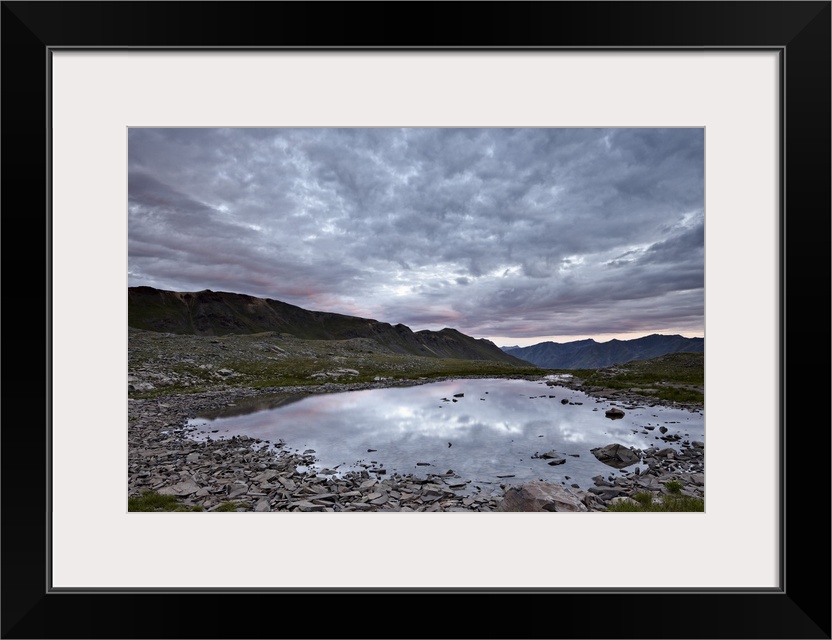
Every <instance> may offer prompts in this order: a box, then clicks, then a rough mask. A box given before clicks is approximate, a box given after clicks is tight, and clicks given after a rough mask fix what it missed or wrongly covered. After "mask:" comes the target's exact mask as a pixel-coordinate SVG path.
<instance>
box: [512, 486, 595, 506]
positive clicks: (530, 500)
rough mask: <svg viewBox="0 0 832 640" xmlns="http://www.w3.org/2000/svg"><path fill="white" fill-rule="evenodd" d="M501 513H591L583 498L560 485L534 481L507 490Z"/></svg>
mask: <svg viewBox="0 0 832 640" xmlns="http://www.w3.org/2000/svg"><path fill="white" fill-rule="evenodd" d="M500 510H501V511H561V512H579V511H589V509H587V507H586V505H584V503H583V501H582V498H581V496H579V495H578V494H577V493H575V492H574V491H572V490H571V489H568V488H566V487H564V486H563V485H560V484H552V483H550V482H543V481H542V480H533V481H531V482H527V483H525V484H522V485H518V486H515V487H509V488H508V489H506V493H505V496H504V497H503V501H502V503H501V504H500Z"/></svg>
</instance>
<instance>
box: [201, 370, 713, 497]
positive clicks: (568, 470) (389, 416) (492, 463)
mask: <svg viewBox="0 0 832 640" xmlns="http://www.w3.org/2000/svg"><path fill="white" fill-rule="evenodd" d="M460 394H462V395H460ZM563 400H566V401H567V402H568V404H564V403H563ZM614 406H615V407H618V408H621V409H623V410H624V412H625V415H624V417H623V418H620V419H616V420H612V419H610V418H607V417H606V416H605V410H606V409H609V408H612V407H614ZM189 426H191V427H195V428H196V430H195V431H193V432H192V437H195V438H197V439H205V438H213V439H221V438H230V437H232V436H234V435H247V436H249V437H252V438H258V439H261V440H264V441H269V442H270V443H272V445H271V446H281V443H282V446H283V447H284V448H286V449H289V450H291V451H297V452H304V451H306V450H309V449H312V450H314V455H315V456H316V457H317V460H318V461H317V462H316V464H315V466H314V467H311V468H309V469H306V470H307V471H312V472H316V473H321V472H325V474H326V475H332V474H336V475H337V474H340V473H344V472H348V471H359V470H362V469H367V468H369V469H385V470H386V474H387V475H386V476H385V477H389V476H390V475H392V474H394V473H399V474H402V475H404V474H413V475H415V476H426V475H428V474H430V473H445V472H447V471H448V470H453V471H454V472H455V473H456V474H458V475H459V476H461V477H462V478H465V479H468V480H471V481H473V482H474V483H478V484H486V485H488V484H494V485H499V484H500V483H506V484H516V483H520V482H526V481H529V480H535V479H542V480H546V481H549V482H558V483H559V482H565V483H566V484H567V485H571V484H577V485H579V486H580V487H581V488H583V489H586V488H589V487H591V486H593V484H594V482H593V481H592V478H593V477H594V476H597V475H599V474H601V475H603V476H604V477H608V476H610V475H619V474H622V473H631V472H633V471H635V470H636V468H637V467H638V468H639V469H642V468H643V467H642V466H640V465H639V464H634V465H632V466H629V467H626V468H625V469H621V470H618V469H614V468H613V467H610V466H607V465H605V464H603V463H602V462H600V461H598V460H597V459H596V458H595V456H594V455H593V454H592V453H591V452H590V450H591V449H593V448H595V447H601V446H605V445H607V444H612V443H618V444H623V445H625V446H627V447H630V446H635V447H637V448H639V449H646V448H647V447H649V446H651V445H655V446H657V447H659V448H664V447H673V448H675V449H679V448H680V447H681V445H682V443H683V441H685V440H688V441H694V440H699V441H702V442H704V440H705V438H704V416H703V414H702V413H701V412H691V411H687V410H681V409H669V408H664V407H659V406H654V407H649V406H646V405H642V406H639V407H627V406H624V405H621V404H613V403H612V402H610V401H607V400H598V399H595V398H592V397H589V396H587V395H586V394H584V393H582V392H579V391H574V390H571V389H567V388H565V387H559V386H554V387H550V386H547V385H546V384H545V382H538V381H529V380H505V379H474V380H467V379H466V380H451V381H445V382H436V383H430V384H422V385H416V386H412V387H396V388H390V389H368V390H363V391H349V392H343V393H330V394H312V395H306V396H273V397H271V398H259V399H257V401H256V402H254V403H249V404H242V403H240V405H239V406H236V407H231V408H229V409H228V410H227V411H225V412H223V413H221V414H213V415H202V416H198V417H196V418H194V419H192V420H190V422H189ZM650 427H652V429H650ZM660 427H665V428H666V429H667V431H666V434H664V435H665V436H671V437H673V436H676V435H678V436H679V437H680V440H678V441H676V442H665V441H663V440H661V439H660V438H661V437H662V433H661V432H660ZM550 452H554V453H556V454H558V455H559V456H560V457H562V458H564V459H565V460H566V462H565V463H563V464H559V465H556V466H552V465H549V464H548V463H549V460H548V459H546V458H543V457H540V456H542V454H546V453H550Z"/></svg>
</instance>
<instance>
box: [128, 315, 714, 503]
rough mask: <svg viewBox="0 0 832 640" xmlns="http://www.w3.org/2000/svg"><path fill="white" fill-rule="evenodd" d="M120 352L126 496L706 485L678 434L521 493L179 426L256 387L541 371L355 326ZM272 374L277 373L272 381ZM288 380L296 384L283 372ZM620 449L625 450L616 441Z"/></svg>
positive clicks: (700, 463)
mask: <svg viewBox="0 0 832 640" xmlns="http://www.w3.org/2000/svg"><path fill="white" fill-rule="evenodd" d="M128 355H129V357H128V397H129V415H128V432H129V447H128V449H129V453H128V495H129V496H131V497H135V496H139V495H140V494H141V493H142V492H144V491H156V492H158V493H161V494H167V495H174V496H177V497H178V498H179V499H180V500H181V502H182V504H183V505H185V506H190V507H196V508H198V509H201V510H203V511H206V512H211V511H217V510H219V511H225V510H236V511H324V512H339V511H480V512H484V511H501V510H509V511H512V510H553V511H604V510H606V509H607V505H608V503H609V501H615V500H622V499H624V500H626V499H628V497H629V496H631V495H633V494H635V493H637V492H641V491H650V492H653V493H655V494H656V495H661V494H662V493H667V492H668V490H667V488H666V487H665V484H666V483H667V482H668V481H669V480H676V481H678V482H680V483H681V484H682V487H683V488H682V494H683V495H689V496H695V497H704V450H703V445H702V443H699V442H691V443H687V442H686V443H684V444H683V446H682V447H681V449H680V450H677V449H674V448H672V447H670V446H666V447H650V448H648V449H646V450H644V451H634V452H631V453H632V455H636V456H638V457H639V458H640V459H641V460H642V462H643V463H644V464H646V465H648V469H647V470H646V471H643V472H642V473H640V474H636V473H628V472H627V471H626V468H620V465H619V464H616V460H614V459H611V461H610V462H609V463H608V464H609V466H610V471H611V472H610V474H609V475H607V476H604V477H602V476H598V477H596V478H595V479H594V481H595V486H593V487H591V488H590V489H589V490H583V489H580V488H577V487H574V486H572V487H570V486H565V485H563V486H561V485H548V486H534V485H532V486H529V487H528V488H526V489H524V491H526V492H527V493H523V492H521V491H520V490H519V489H518V488H516V487H510V486H509V485H503V486H495V485H477V484H475V483H473V482H471V481H469V480H468V479H466V478H461V477H459V476H458V475H457V474H456V473H454V471H453V470H452V469H448V470H443V472H442V473H426V474H424V475H420V476H418V477H417V476H415V475H413V474H408V475H399V474H391V475H389V476H388V474H387V473H386V472H385V471H384V470H381V469H373V468H372V467H369V466H368V467H367V468H365V469H363V470H361V471H355V472H349V473H347V474H343V475H338V474H337V473H336V472H335V471H334V470H326V469H324V470H322V471H321V472H320V473H312V472H309V471H308V469H309V467H310V466H312V465H313V463H314V462H315V458H314V452H311V451H310V452H304V453H299V452H292V451H290V450H288V449H285V448H283V447H282V443H279V442H272V443H269V442H262V441H256V440H251V439H247V438H244V437H238V438H233V439H230V440H208V441H201V442H200V441H196V440H194V439H192V438H191V437H189V428H188V427H187V419H188V418H190V417H193V416H195V415H196V414H197V413H198V412H203V411H209V410H216V409H221V408H225V407H228V406H230V405H234V404H236V403H237V402H240V401H242V400H244V399H248V398H255V397H257V396H258V395H260V394H272V393H276V392H285V393H327V392H333V391H347V390H356V389H365V388H373V387H388V386H395V385H410V384H421V383H426V382H433V381H435V380H437V379H441V378H442V377H461V376H463V375H464V376H466V377H471V376H489V377H490V376H493V375H495V374H498V375H505V376H512V377H524V378H528V379H536V380H540V379H542V378H543V376H542V374H541V373H518V372H516V369H510V370H509V371H506V370H499V369H494V370H488V369H485V370H481V371H479V372H478V373H473V372H472V369H471V363H468V364H466V365H465V366H462V365H461V364H460V361H455V360H447V361H443V360H437V359H435V358H430V359H420V358H418V357H414V356H402V355H400V354H392V353H390V351H389V350H387V349H385V348H384V347H383V346H381V345H379V344H377V343H374V342H373V341H372V340H367V339H364V338H353V339H349V340H343V341H333V340H321V341H316V340H300V339H297V338H295V337H293V336H288V335H285V334H276V333H274V332H265V333H263V334H256V335H247V336H240V335H234V336H223V337H211V336H182V335H174V334H165V333H156V332H147V331H138V330H133V329H131V330H130V333H129V345H128ZM423 360H429V361H430V366H428V365H427V364H425V362H424V361H423ZM482 365H483V363H482V362H479V363H477V364H476V366H478V367H480V366H482ZM459 371H462V372H463V373H459ZM512 371H513V373H512ZM270 381H279V382H281V384H272V385H269V384H268V383H269V382H270ZM291 381H295V382H296V384H287V382H291ZM549 384H551V385H564V386H569V387H571V388H581V390H582V391H586V392H589V393H590V395H595V396H597V397H609V398H614V399H615V401H616V404H617V405H619V406H622V407H623V408H625V409H626V408H628V407H629V408H635V407H636V406H639V405H645V404H646V405H649V404H657V403H659V401H657V400H656V399H655V398H652V397H650V396H649V395H642V394H639V393H638V392H637V391H635V392H634V391H629V390H614V389H605V388H604V387H601V386H592V387H591V388H583V387H582V381H581V380H580V379H579V378H576V377H571V378H569V377H566V378H560V379H558V380H556V381H549ZM687 408H691V409H695V408H696V407H695V406H689V407H687ZM664 437H665V436H663V438H664ZM618 454H621V455H624V452H613V455H618ZM596 456H598V454H597V453H596ZM599 459H600V458H599ZM613 470H615V473H613ZM530 484H531V483H530ZM507 498H508V502H506V499H507Z"/></svg>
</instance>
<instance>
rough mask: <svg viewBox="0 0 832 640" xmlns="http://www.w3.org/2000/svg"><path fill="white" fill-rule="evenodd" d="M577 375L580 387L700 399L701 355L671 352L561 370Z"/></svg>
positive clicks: (702, 381)
mask: <svg viewBox="0 0 832 640" xmlns="http://www.w3.org/2000/svg"><path fill="white" fill-rule="evenodd" d="M560 372H562V373H572V374H573V375H575V376H577V377H579V378H580V379H581V380H582V382H583V386H584V387H599V388H605V389H627V390H631V391H634V392H636V393H640V394H642V395H646V396H652V397H655V398H659V399H660V400H667V401H671V402H682V403H691V402H694V403H701V402H704V399H705V395H704V385H705V354H704V353H671V354H667V355H664V356H659V357H658V358H651V359H650V360H637V361H634V362H626V363H624V364H618V365H615V366H612V367H605V368H603V369H583V370H576V371H565V370H561V371H560Z"/></svg>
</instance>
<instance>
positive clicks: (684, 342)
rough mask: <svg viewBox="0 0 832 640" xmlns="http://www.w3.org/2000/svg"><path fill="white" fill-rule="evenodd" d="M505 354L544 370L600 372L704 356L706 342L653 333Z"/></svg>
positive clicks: (555, 344)
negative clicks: (664, 358) (672, 355)
mask: <svg viewBox="0 0 832 640" xmlns="http://www.w3.org/2000/svg"><path fill="white" fill-rule="evenodd" d="M503 351H505V352H506V353H508V354H510V355H513V356H516V357H518V358H520V359H522V360H526V361H528V362H530V363H532V364H535V365H537V366H538V367H542V368H544V369H597V368H599V367H609V366H612V365H614V364H621V363H624V362H632V361H633V360H647V359H649V358H656V357H658V356H663V355H666V354H668V353H680V352H690V353H704V352H705V339H704V338H685V337H684V336H680V335H671V336H666V335H661V334H658V333H654V334H652V335H649V336H645V337H643V338H636V339H634V340H610V341H609V342H596V341H595V340H592V339H591V338H590V339H588V340H576V341H574V342H563V343H561V342H541V343H539V344H534V345H531V346H529V347H503Z"/></svg>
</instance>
